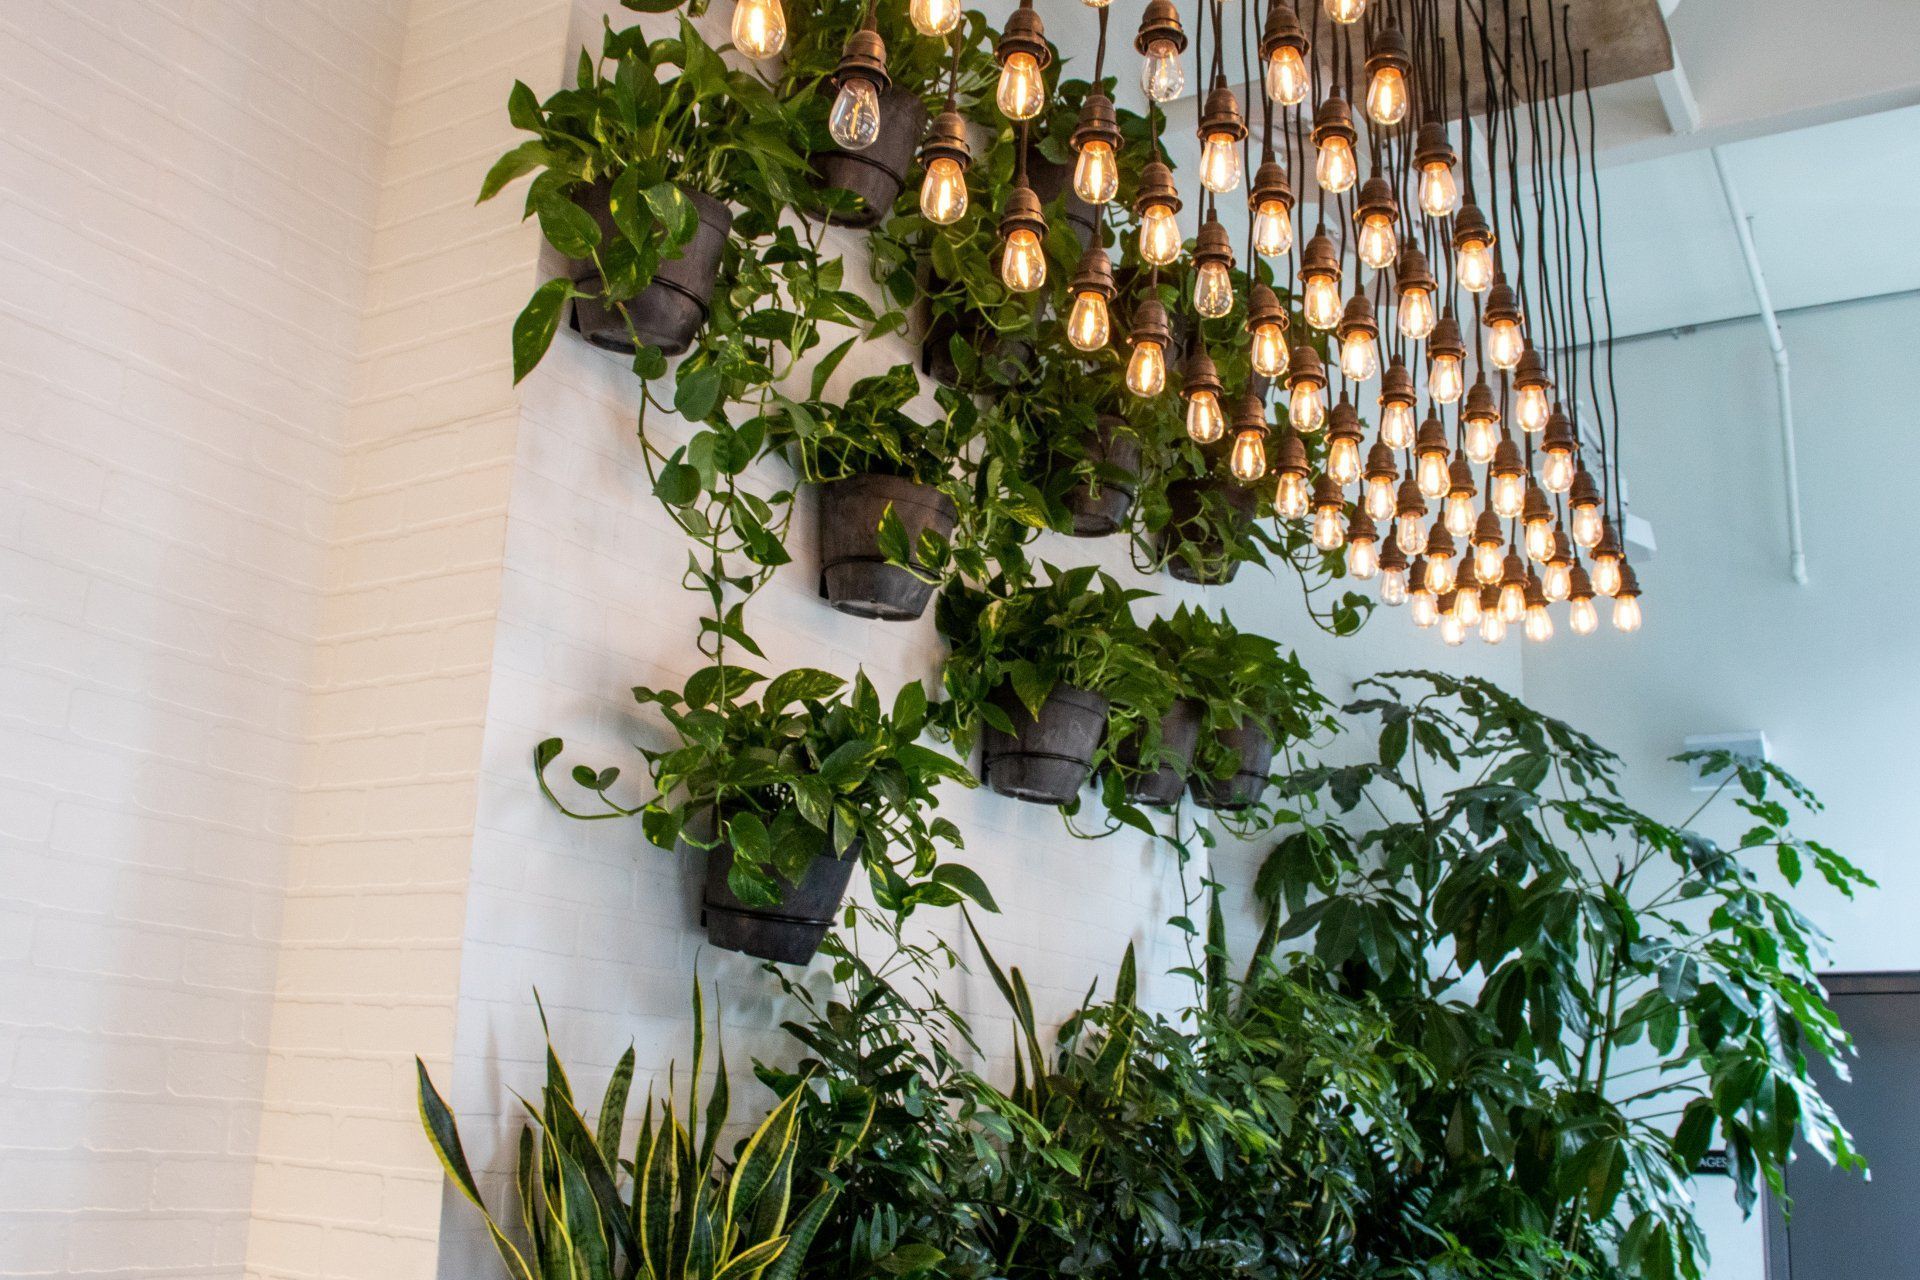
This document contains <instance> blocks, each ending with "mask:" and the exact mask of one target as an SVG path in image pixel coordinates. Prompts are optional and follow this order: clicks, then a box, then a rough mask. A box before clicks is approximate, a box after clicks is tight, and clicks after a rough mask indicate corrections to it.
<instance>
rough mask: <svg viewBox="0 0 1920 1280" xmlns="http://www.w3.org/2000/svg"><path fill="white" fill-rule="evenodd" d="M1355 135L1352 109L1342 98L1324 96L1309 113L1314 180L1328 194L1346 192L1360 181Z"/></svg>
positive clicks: (1357, 135) (1356, 136)
mask: <svg viewBox="0 0 1920 1280" xmlns="http://www.w3.org/2000/svg"><path fill="white" fill-rule="evenodd" d="M1358 137H1359V134H1358V133H1357V132H1355V130H1354V127H1353V110H1352V108H1350V107H1348V106H1347V102H1346V99H1344V98H1340V97H1332V98H1328V99H1327V100H1326V101H1325V102H1322V103H1321V104H1320V109H1319V110H1318V111H1316V112H1314V115H1313V145H1314V149H1315V156H1314V162H1313V175H1314V179H1315V180H1316V181H1317V182H1319V184H1320V189H1321V190H1322V191H1324V192H1326V193H1327V194H1329V195H1339V194H1340V193H1341V192H1343V191H1350V190H1352V188H1353V184H1354V183H1356V182H1358V181H1359V180H1360V165H1359V162H1358V161H1356V160H1355V159H1354V158H1353V144H1354V141H1355V139H1356V138H1358Z"/></svg>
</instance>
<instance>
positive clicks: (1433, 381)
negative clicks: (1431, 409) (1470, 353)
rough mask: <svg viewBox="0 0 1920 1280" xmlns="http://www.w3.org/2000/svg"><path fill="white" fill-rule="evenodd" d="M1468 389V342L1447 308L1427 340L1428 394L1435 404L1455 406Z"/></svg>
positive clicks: (1450, 309)
mask: <svg viewBox="0 0 1920 1280" xmlns="http://www.w3.org/2000/svg"><path fill="white" fill-rule="evenodd" d="M1466 390H1467V342H1466V339H1465V338H1463V337H1462V336H1461V335H1460V322H1459V321H1457V320H1455V319H1454V318H1453V308H1451V307H1449V308H1447V310H1446V311H1444V312H1442V313H1441V315H1440V320H1439V323H1437V324H1435V325H1434V326H1433V334H1432V336H1430V337H1429V338H1428V339H1427V394H1428V395H1430V396H1432V397H1433V399H1434V403H1435V404H1457V403H1459V401H1460V397H1461V396H1462V395H1464V394H1465V393H1466Z"/></svg>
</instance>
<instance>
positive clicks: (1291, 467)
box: [1274, 431, 1307, 476]
mask: <svg viewBox="0 0 1920 1280" xmlns="http://www.w3.org/2000/svg"><path fill="white" fill-rule="evenodd" d="M1274 470H1275V471H1277V472H1279V473H1280V474H1281V475H1289V476H1304V475H1306V474H1307V446H1306V445H1305V444H1303V443H1301V440H1300V434H1299V433H1298V432H1296V431H1289V432H1287V433H1286V434H1285V435H1283V436H1281V437H1280V461H1279V465H1278V466H1276V467H1274Z"/></svg>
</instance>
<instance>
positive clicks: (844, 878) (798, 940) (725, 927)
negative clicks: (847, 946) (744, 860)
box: [677, 809, 860, 964]
mask: <svg viewBox="0 0 1920 1280" xmlns="http://www.w3.org/2000/svg"><path fill="white" fill-rule="evenodd" d="M713 831H714V823H713V810H711V809H708V810H705V811H703V812H701V813H697V814H695V815H693V817H691V818H690V819H689V820H688V822H687V830H686V833H685V834H683V835H682V837H681V839H680V842H679V845H678V846H677V851H678V852H679V853H681V854H683V855H688V854H692V853H696V852H700V851H701V850H700V848H699V846H700V845H706V844H707V842H708V841H711V840H712V839H713ZM689 836H690V837H692V841H697V842H698V844H695V843H693V842H692V841H689V839H688V837H689ZM705 853H706V858H707V878H706V889H705V891H704V893H703V895H702V898H701V907H700V916H701V923H702V924H704V925H705V926H706V930H707V941H708V942H711V943H712V944H713V945H714V946H716V947H719V948H720V949H721V950H723V951H739V952H742V953H744V954H746V955H750V956H753V957H755V958H757V959H760V960H772V961H775V962H776V963H779V964H805V963H806V962H807V961H809V960H811V959H813V954H814V952H816V951H818V950H819V949H820V943H821V942H822V941H823V940H825V938H826V936H827V930H828V929H830V928H832V927H833V921H834V917H835V916H837V915H838V914H839V912H840V903H841V901H842V900H843V899H845V897H846V896H847V884H848V882H849V881H850V880H851V879H852V878H853V869H854V868H855V867H857V866H859V865H860V842H859V841H858V840H856V841H855V842H854V843H853V845H852V846H851V847H850V848H848V850H847V854H846V856H845V857H844V858H835V857H832V856H831V855H826V854H822V855H821V856H819V857H816V858H815V859H814V860H813V861H812V862H811V863H809V864H808V865H807V869H806V871H805V872H803V873H802V874H801V876H800V879H799V880H798V881H797V882H796V881H791V880H788V879H787V878H786V877H784V876H775V877H774V878H775V880H776V882H777V883H778V885H779V888H780V901H779V902H778V903H775V904H774V905H772V906H753V905H751V904H749V903H746V902H742V901H741V900H740V898H739V897H738V896H737V895H736V894H735V893H734V892H733V890H732V888H730V887H729V886H728V884H727V876H728V875H729V873H731V872H732V870H733V846H732V845H731V844H729V843H728V842H727V841H725V840H721V841H719V842H718V843H716V844H712V845H710V846H709V847H707V848H706V849H705Z"/></svg>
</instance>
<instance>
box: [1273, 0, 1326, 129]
mask: <svg viewBox="0 0 1920 1280" xmlns="http://www.w3.org/2000/svg"><path fill="white" fill-rule="evenodd" d="M1260 65H1261V66H1263V67H1264V68H1266V74H1265V79H1266V87H1267V96H1268V97H1269V98H1272V99H1273V100H1274V101H1275V102H1277V103H1279V104H1280V105H1281V106H1283V107H1297V106H1299V105H1300V104H1301V103H1303V102H1305V101H1306V100H1307V95H1308V94H1309V93H1311V92H1312V91H1313V75H1312V73H1311V72H1310V71H1308V70H1307V34H1306V32H1304V31H1302V30H1301V29H1300V18H1299V16H1298V15H1296V14H1295V13H1294V11H1293V4H1292V2H1291V0H1273V2H1272V3H1271V4H1269V5H1268V6H1267V25H1266V28H1265V30H1263V31H1262V32H1261V35H1260Z"/></svg>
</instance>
